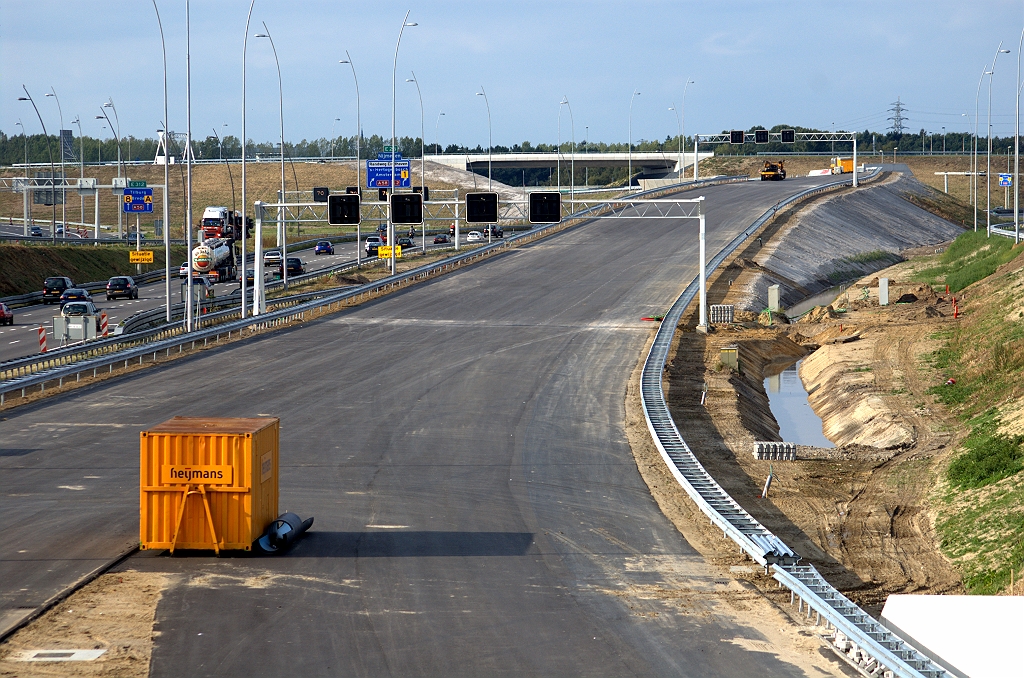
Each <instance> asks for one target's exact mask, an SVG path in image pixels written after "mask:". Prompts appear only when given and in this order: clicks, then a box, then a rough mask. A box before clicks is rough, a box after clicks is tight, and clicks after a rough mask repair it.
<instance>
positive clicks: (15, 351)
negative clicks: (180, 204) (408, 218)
mask: <svg viewBox="0 0 1024 678" xmlns="http://www.w3.org/2000/svg"><path fill="white" fill-rule="evenodd" d="M459 235H460V238H459V242H460V243H464V242H465V237H464V234H462V233H460V234H459ZM364 237H365V235H364ZM432 241H433V237H428V238H427V249H433V248H434V247H450V245H437V246H435V245H434V244H433V242H432ZM414 242H415V243H416V248H417V249H419V247H420V239H419V238H418V237H417V238H415V239H414ZM288 256H289V257H292V256H295V257H299V258H300V259H301V260H302V264H303V266H304V267H305V269H306V273H313V272H315V271H318V270H320V269H322V268H329V267H331V266H337V265H338V264H342V263H345V262H346V261H355V258H356V244H355V242H343V243H336V244H335V245H334V254H321V255H316V254H314V253H313V249H312V248H307V249H303V250H299V251H297V252H291V251H289V252H288ZM364 257H365V254H364ZM180 264H181V262H172V266H173V267H174V268H173V270H174V272H175V273H176V272H177V267H178V266H179V265H180ZM249 267H250V268H252V264H249ZM181 280H182V279H180V278H178V277H177V275H174V276H173V277H172V278H171V302H172V303H178V302H179V301H180V299H181ZM74 282H76V283H77V282H79V281H77V280H74ZM81 282H91V281H85V280H83V281H81ZM42 288H43V280H42V279H40V280H39V289H42ZM214 289H215V293H216V295H217V296H218V297H223V296H225V295H228V294H231V293H232V292H237V291H238V289H239V286H238V282H237V281H235V282H229V283H221V284H219V285H214ZM92 298H93V302H94V303H95V304H96V308H98V309H99V310H101V311H105V312H106V314H107V321H108V322H109V323H110V327H111V328H113V326H114V325H116V324H117V323H119V322H121V321H122V320H124V319H125V318H127V317H128V316H130V315H132V314H135V313H139V312H140V311H149V310H151V309H154V308H163V307H164V301H165V298H164V281H163V280H158V281H156V282H152V283H148V284H145V285H140V286H139V298H138V299H125V298H123V297H119V298H117V299H111V300H109V301H108V300H107V299H106V296H105V295H104V294H103V293H102V292H100V293H97V294H93V295H92ZM59 314H60V308H59V306H57V305H56V304H51V305H44V304H36V305H34V306H22V307H19V308H16V309H14V324H13V325H0V362H3V361H5V360H14V359H15V358H22V357H25V356H27V355H31V354H33V353H38V352H39V335H38V334H37V328H38V327H39V326H40V325H42V326H43V327H45V328H46V331H47V337H46V340H47V343H48V346H49V347H50V348H53V347H54V346H56V340H55V339H54V337H53V316H55V315H59Z"/></svg>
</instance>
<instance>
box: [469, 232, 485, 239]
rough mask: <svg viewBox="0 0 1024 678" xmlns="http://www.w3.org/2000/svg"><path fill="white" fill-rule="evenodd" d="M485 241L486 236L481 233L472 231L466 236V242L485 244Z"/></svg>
mask: <svg viewBox="0 0 1024 678" xmlns="http://www.w3.org/2000/svg"><path fill="white" fill-rule="evenodd" d="M484 239H485V238H484V234H483V233H481V232H480V231H470V232H469V233H468V234H467V235H466V242H483V241H484Z"/></svg>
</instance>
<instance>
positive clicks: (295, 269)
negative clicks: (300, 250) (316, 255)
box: [288, 257, 306, 275]
mask: <svg viewBox="0 0 1024 678" xmlns="http://www.w3.org/2000/svg"><path fill="white" fill-rule="evenodd" d="M305 272H306V269H305V267H303V265H302V259H299V258H298V257H288V275H302V274H303V273H305Z"/></svg>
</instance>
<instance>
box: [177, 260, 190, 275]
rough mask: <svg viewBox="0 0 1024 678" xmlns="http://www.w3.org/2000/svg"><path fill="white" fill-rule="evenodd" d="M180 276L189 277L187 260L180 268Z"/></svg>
mask: <svg viewBox="0 0 1024 678" xmlns="http://www.w3.org/2000/svg"><path fill="white" fill-rule="evenodd" d="M178 277H179V278H187V277H188V262H187V261H183V262H181V268H179V269H178Z"/></svg>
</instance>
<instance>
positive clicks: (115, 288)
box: [107, 275, 139, 301]
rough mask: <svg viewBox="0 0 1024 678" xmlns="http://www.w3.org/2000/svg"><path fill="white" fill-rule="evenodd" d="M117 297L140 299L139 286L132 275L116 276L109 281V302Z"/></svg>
mask: <svg viewBox="0 0 1024 678" xmlns="http://www.w3.org/2000/svg"><path fill="white" fill-rule="evenodd" d="M115 297H125V298H126V299H138V298H139V286H138V285H136V284H135V279H134V278H132V277H131V276H130V275H115V276H114V277H113V278H111V279H110V280H108V281H107V301H110V300H111V299H113V298H115Z"/></svg>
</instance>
